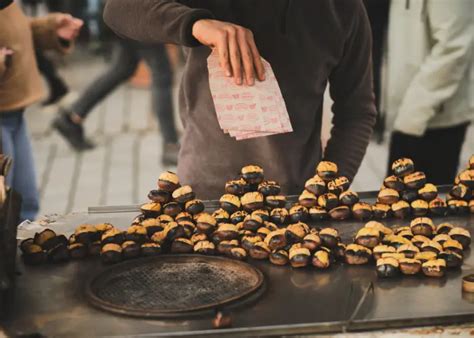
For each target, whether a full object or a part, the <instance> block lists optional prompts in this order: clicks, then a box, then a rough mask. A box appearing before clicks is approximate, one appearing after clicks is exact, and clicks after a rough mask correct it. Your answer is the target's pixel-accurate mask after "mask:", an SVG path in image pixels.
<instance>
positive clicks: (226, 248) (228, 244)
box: [217, 239, 239, 255]
mask: <svg viewBox="0 0 474 338" xmlns="http://www.w3.org/2000/svg"><path fill="white" fill-rule="evenodd" d="M238 247H239V241H238V240H236V239H232V240H224V241H221V242H219V244H217V252H219V253H220V254H223V255H228V254H229V253H230V250H231V249H232V248H238Z"/></svg>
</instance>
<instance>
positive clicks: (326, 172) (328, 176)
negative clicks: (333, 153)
mask: <svg viewBox="0 0 474 338" xmlns="http://www.w3.org/2000/svg"><path fill="white" fill-rule="evenodd" d="M316 174H317V175H318V176H319V177H321V178H322V179H323V180H325V181H331V180H333V179H335V178H336V176H337V164H336V163H334V162H329V161H321V162H319V164H318V166H317V167H316Z"/></svg>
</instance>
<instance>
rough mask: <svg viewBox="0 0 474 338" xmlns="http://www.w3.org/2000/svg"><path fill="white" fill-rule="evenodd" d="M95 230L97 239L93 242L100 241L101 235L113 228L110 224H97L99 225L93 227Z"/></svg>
mask: <svg viewBox="0 0 474 338" xmlns="http://www.w3.org/2000/svg"><path fill="white" fill-rule="evenodd" d="M143 221H144V220H142V221H140V222H139V223H141V222H143ZM94 227H95V229H96V230H97V232H98V236H97V238H95V239H94V240H95V241H98V240H100V237H101V236H102V234H104V233H105V232H106V231H109V230H111V229H113V228H114V226H113V225H112V224H110V223H99V224H96V225H95V226H94Z"/></svg>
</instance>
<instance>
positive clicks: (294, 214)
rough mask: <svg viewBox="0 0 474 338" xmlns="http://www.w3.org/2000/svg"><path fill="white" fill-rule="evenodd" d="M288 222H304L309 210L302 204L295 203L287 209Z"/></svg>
mask: <svg viewBox="0 0 474 338" xmlns="http://www.w3.org/2000/svg"><path fill="white" fill-rule="evenodd" d="M288 213H289V217H290V222H293V223H297V222H306V221H307V220H308V218H309V211H308V209H307V208H305V207H304V206H302V205H298V204H295V205H293V206H292V207H291V208H290V210H289V211H288Z"/></svg>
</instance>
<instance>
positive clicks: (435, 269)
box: [421, 259, 446, 278]
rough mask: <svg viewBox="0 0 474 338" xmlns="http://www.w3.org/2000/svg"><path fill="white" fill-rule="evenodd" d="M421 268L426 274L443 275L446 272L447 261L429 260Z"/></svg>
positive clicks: (431, 275)
mask: <svg viewBox="0 0 474 338" xmlns="http://www.w3.org/2000/svg"><path fill="white" fill-rule="evenodd" d="M421 269H422V270H423V273H424V274H425V276H428V277H438V278H439V277H443V276H444V274H445V273H446V261H445V260H444V259H435V260H431V261H427V262H424V263H423V264H422V266H421Z"/></svg>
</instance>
